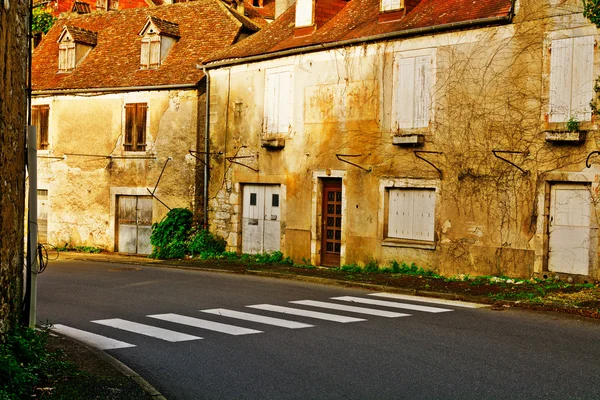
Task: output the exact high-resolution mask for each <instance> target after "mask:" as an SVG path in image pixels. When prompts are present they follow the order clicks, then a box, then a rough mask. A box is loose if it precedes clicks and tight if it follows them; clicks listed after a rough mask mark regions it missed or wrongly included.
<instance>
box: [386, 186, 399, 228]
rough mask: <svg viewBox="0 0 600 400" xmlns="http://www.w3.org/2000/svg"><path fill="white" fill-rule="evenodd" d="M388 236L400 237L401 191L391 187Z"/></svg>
mask: <svg viewBox="0 0 600 400" xmlns="http://www.w3.org/2000/svg"><path fill="white" fill-rule="evenodd" d="M388 195H389V196H388V210H389V212H388V237H395V238H397V237H400V223H399V222H400V191H399V190H398V189H390V191H389V193H388Z"/></svg>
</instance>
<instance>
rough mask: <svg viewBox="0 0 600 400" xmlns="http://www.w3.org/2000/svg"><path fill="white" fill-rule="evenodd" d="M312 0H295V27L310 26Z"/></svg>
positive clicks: (311, 21)
mask: <svg viewBox="0 0 600 400" xmlns="http://www.w3.org/2000/svg"><path fill="white" fill-rule="evenodd" d="M312 19H313V0H297V1H296V27H301V26H311V25H312V23H313V20H312Z"/></svg>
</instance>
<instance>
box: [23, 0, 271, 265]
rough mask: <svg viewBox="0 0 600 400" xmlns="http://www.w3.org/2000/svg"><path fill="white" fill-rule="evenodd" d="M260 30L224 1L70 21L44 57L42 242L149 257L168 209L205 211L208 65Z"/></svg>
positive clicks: (37, 119)
mask: <svg viewBox="0 0 600 400" xmlns="http://www.w3.org/2000/svg"><path fill="white" fill-rule="evenodd" d="M262 22H263V23H264V20H263V21H262ZM258 29H259V27H258V25H257V23H254V22H252V21H251V20H250V19H248V18H246V17H244V16H242V15H240V14H238V13H237V12H236V11H234V10H232V9H231V8H229V7H227V6H226V5H225V4H223V3H222V2H221V1H218V0H198V1H194V2H189V3H181V4H173V5H166V6H161V7H153V8H146V9H131V10H123V11H117V12H110V13H93V14H87V15H83V16H69V17H66V18H62V19H59V20H58V21H57V22H56V24H55V25H54V27H53V28H52V29H51V30H50V31H49V32H48V34H47V35H46V37H45V38H44V40H43V41H42V42H41V44H40V46H39V47H38V48H37V49H36V50H35V52H34V56H33V63H34V67H33V95H34V99H33V109H32V115H33V121H34V124H35V125H36V126H38V127H39V130H40V133H41V134H40V140H39V142H38V164H39V192H38V196H39V199H40V200H39V215H40V222H39V226H40V241H41V242H47V243H51V244H54V245H59V246H62V245H64V244H65V243H67V244H68V245H70V246H93V247H100V248H104V249H108V250H115V251H120V252H127V253H139V254H148V253H150V251H151V246H150V243H149V236H150V231H151V225H152V223H154V222H157V221H160V220H161V219H162V217H163V216H164V215H165V214H166V213H167V212H168V210H169V208H175V207H188V208H190V209H192V210H200V211H201V210H202V208H201V207H200V208H198V207H197V205H196V204H197V203H198V202H199V203H200V204H201V203H202V201H203V200H202V199H203V197H202V196H203V172H204V169H203V167H202V165H201V164H200V163H199V162H198V161H197V159H198V158H200V159H202V155H201V153H197V152H199V151H201V150H202V148H203V146H204V139H203V134H204V117H203V115H204V109H205V84H204V80H203V79H204V74H203V72H202V70H201V69H200V68H199V67H198V64H199V62H200V61H201V60H202V59H203V58H204V57H206V56H207V55H208V54H209V53H210V52H214V51H216V50H218V49H222V48H225V47H227V46H229V45H231V44H232V43H235V42H236V41H238V40H239V39H240V38H243V37H246V36H248V35H250V34H252V33H254V32H255V31H257V30H258ZM199 217H200V218H202V215H201V214H200V215H199Z"/></svg>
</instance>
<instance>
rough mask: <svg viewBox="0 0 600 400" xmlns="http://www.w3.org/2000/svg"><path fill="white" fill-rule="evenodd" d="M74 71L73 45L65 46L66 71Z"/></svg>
mask: <svg viewBox="0 0 600 400" xmlns="http://www.w3.org/2000/svg"><path fill="white" fill-rule="evenodd" d="M71 69H75V43H69V45H68V46H67V70H71Z"/></svg>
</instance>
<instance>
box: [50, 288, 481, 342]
mask: <svg viewBox="0 0 600 400" xmlns="http://www.w3.org/2000/svg"><path fill="white" fill-rule="evenodd" d="M368 296H369V297H357V296H337V297H331V298H330V299H329V300H330V301H320V300H308V299H307V300H292V301H289V304H290V305H291V306H288V305H285V306H284V305H277V304H251V305H247V306H245V307H246V308H248V309H251V311H252V312H244V311H238V310H231V309H226V308H213V309H207V310H198V311H199V312H201V313H204V314H210V315H213V316H218V317H220V318H223V321H224V322H215V321H211V320H207V319H202V318H198V317H199V316H201V315H202V314H200V315H197V316H189V315H181V314H174V313H166V314H153V315H146V316H145V317H147V318H150V319H152V320H159V321H163V322H166V323H169V327H171V325H173V328H172V329H166V328H161V327H157V326H154V325H152V324H150V323H148V324H146V323H140V322H133V321H128V320H125V319H121V318H111V319H101V320H93V321H90V322H92V323H93V324H97V325H102V326H105V327H109V328H111V330H114V332H115V335H117V336H118V334H117V333H116V332H118V331H126V332H131V333H134V334H137V335H142V336H147V337H151V338H155V339H159V340H164V341H167V342H171V343H176V342H187V341H194V340H201V339H203V338H202V337H201V336H196V335H191V334H188V333H182V332H179V331H177V330H176V329H177V327H178V326H181V325H184V326H188V327H193V328H197V329H199V330H204V331H213V332H218V333H222V334H225V335H233V336H242V335H253V334H260V333H264V332H265V331H264V330H257V329H251V328H248V327H244V326H239V325H238V323H239V321H247V322H251V323H257V324H261V325H265V326H266V327H265V329H267V328H268V326H275V327H280V328H287V329H304V328H313V327H316V325H314V324H313V323H306V322H301V321H296V320H294V319H290V317H291V318H295V317H300V318H301V319H303V318H304V319H308V320H309V321H308V322H311V321H310V320H317V322H316V323H318V321H329V322H336V323H341V324H347V323H354V322H364V321H367V318H371V317H375V318H400V317H410V316H411V315H413V314H412V313H411V312H418V313H431V314H438V313H446V312H452V311H454V309H453V308H448V307H449V306H454V307H464V308H477V307H481V305H478V304H472V303H462V302H456V301H450V300H442V299H430V298H422V297H414V296H407V295H401V294H395V293H371V294H369V295H368ZM373 297H379V298H385V299H386V300H380V299H379V298H373ZM405 301H411V303H407V302H405ZM414 303H426V304H429V305H422V304H414ZM431 304H434V305H431ZM440 305H441V306H444V307H440ZM374 307H377V308H374ZM382 308H383V309H382ZM386 308H387V310H386ZM315 309H316V310H319V311H316V310H315ZM389 309H393V310H394V311H391V310H389ZM323 310H325V311H327V312H324V311H323ZM397 310H402V311H405V312H398V311H397ZM340 312H341V313H340ZM265 313H266V315H265ZM347 314H352V315H354V314H357V315H356V316H351V315H347ZM272 315H277V317H276V316H272ZM282 315H283V316H285V317H284V318H280V317H281V316H282ZM231 320H234V321H235V322H234V323H235V325H233V324H230V322H232V321H231ZM242 324H243V322H242ZM163 326H164V325H163ZM52 329H53V330H54V331H55V332H57V333H59V334H62V335H65V336H69V337H72V338H74V339H77V340H80V341H81V342H84V343H86V344H88V345H91V346H93V347H96V348H99V349H101V350H114V349H122V348H129V347H136V345H135V344H132V343H128V342H123V341H121V340H117V339H114V338H111V337H107V336H104V335H99V334H97V333H93V332H89V331H84V330H80V329H77V328H73V327H69V326H65V325H62V324H56V325H54V326H53V328H52ZM194 333H195V332H194Z"/></svg>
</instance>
